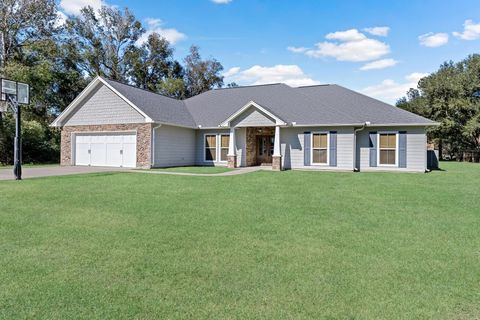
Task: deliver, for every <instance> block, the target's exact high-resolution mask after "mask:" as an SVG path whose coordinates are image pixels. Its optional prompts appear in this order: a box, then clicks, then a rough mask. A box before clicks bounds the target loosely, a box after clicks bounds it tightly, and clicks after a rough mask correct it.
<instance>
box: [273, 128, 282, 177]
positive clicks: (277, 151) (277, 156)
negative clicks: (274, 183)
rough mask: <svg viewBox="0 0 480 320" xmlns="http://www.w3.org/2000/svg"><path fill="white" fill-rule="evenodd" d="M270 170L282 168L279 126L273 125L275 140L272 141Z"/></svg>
mask: <svg viewBox="0 0 480 320" xmlns="http://www.w3.org/2000/svg"><path fill="white" fill-rule="evenodd" d="M272 170H274V171H281V170H282V152H281V148H280V126H275V140H274V142H273V155H272Z"/></svg>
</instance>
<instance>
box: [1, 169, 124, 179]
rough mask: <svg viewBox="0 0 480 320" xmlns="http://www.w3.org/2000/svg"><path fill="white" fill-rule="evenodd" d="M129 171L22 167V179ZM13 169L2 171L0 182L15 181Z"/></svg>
mask: <svg viewBox="0 0 480 320" xmlns="http://www.w3.org/2000/svg"><path fill="white" fill-rule="evenodd" d="M126 170H129V169H122V168H111V167H73V166H71V167H70V166H68V167H61V166H45V167H37V168H35V167H33V168H28V167H22V179H28V178H36V177H50V176H66V175H70V174H81V173H93V172H109V171H110V172H111V171H126ZM13 179H15V178H14V175H13V168H8V169H0V180H13Z"/></svg>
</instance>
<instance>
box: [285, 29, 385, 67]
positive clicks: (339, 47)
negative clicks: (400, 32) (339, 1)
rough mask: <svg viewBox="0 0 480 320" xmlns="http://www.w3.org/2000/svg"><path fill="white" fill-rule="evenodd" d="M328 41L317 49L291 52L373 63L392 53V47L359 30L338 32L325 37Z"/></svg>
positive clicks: (292, 48)
mask: <svg viewBox="0 0 480 320" xmlns="http://www.w3.org/2000/svg"><path fill="white" fill-rule="evenodd" d="M325 38H326V39H328V40H334V41H324V42H320V43H317V44H316V45H315V48H310V49H306V48H295V47H290V48H289V50H290V51H292V52H296V53H303V54H305V55H307V56H309V57H313V58H322V57H332V58H335V59H337V60H338V61H356V62H358V61H371V60H375V59H379V58H380V57H383V56H384V55H386V54H388V53H390V46H389V45H388V44H386V43H384V42H381V41H378V40H376V39H370V38H368V37H367V36H365V34H363V33H361V32H359V31H358V30H357V29H350V30H346V31H337V32H332V33H329V34H327V35H326V36H325Z"/></svg>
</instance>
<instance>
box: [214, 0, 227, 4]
mask: <svg viewBox="0 0 480 320" xmlns="http://www.w3.org/2000/svg"><path fill="white" fill-rule="evenodd" d="M210 1H212V2H213V3H216V4H227V3H230V2H232V0H210Z"/></svg>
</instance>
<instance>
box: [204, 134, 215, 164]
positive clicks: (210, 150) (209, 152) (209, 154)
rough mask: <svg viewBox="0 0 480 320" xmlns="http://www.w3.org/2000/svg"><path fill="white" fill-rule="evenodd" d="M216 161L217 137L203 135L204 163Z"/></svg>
mask: <svg viewBox="0 0 480 320" xmlns="http://www.w3.org/2000/svg"><path fill="white" fill-rule="evenodd" d="M216 160H217V135H216V134H206V135H205V161H216Z"/></svg>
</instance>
